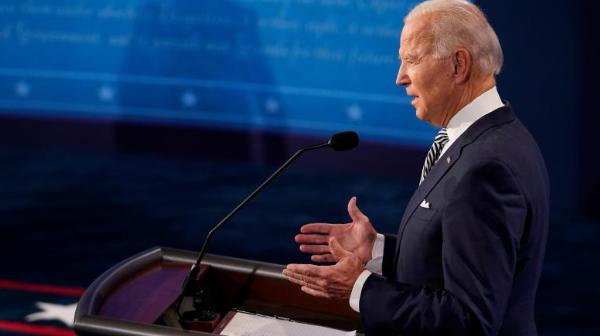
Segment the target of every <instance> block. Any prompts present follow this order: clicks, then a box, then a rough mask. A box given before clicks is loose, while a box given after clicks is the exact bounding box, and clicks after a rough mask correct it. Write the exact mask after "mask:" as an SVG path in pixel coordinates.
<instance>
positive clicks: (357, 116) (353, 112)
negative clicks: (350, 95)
mask: <svg viewBox="0 0 600 336" xmlns="http://www.w3.org/2000/svg"><path fill="white" fill-rule="evenodd" d="M346 115H347V116H348V118H350V120H354V121H357V120H361V119H362V116H363V110H362V108H361V107H360V106H358V105H357V104H352V105H350V106H348V108H347V109H346Z"/></svg>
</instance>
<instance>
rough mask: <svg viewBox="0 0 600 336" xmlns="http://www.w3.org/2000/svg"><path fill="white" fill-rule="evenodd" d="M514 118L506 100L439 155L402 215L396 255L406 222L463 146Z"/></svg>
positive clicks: (458, 154)
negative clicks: (504, 103) (503, 104)
mask: <svg viewBox="0 0 600 336" xmlns="http://www.w3.org/2000/svg"><path fill="white" fill-rule="evenodd" d="M514 119H515V115H514V113H513V112H512V110H511V108H510V104H509V103H508V102H506V105H505V106H503V107H501V108H499V109H497V110H495V111H493V112H491V113H489V114H487V115H485V116H483V117H482V118H481V119H479V120H477V121H476V122H475V123H474V124H473V125H471V127H469V128H468V129H467V130H466V131H465V133H463V134H462V135H461V136H460V137H459V138H458V139H456V141H455V142H454V143H453V144H452V145H451V146H450V148H448V150H446V153H444V155H442V157H440V159H439V160H438V161H437V163H436V164H435V165H434V166H433V167H432V168H431V171H430V172H429V174H428V175H427V177H426V178H425V180H423V183H421V185H420V186H419V187H418V188H417V190H416V191H415V193H414V194H413V196H412V197H411V199H410V201H409V202H408V205H407V206H406V210H405V211H404V215H403V216H402V222H400V228H399V230H398V239H397V242H396V244H397V246H396V257H397V255H398V252H399V249H398V247H399V245H400V243H401V241H402V234H403V233H404V229H405V227H406V223H407V222H408V220H409V219H410V218H411V216H412V214H413V213H414V212H415V210H416V208H417V207H418V206H419V205H420V204H421V202H422V201H423V200H424V199H426V197H427V196H428V195H429V193H430V192H431V190H432V189H433V188H434V187H435V186H436V185H437V184H438V183H439V182H440V180H441V179H442V177H444V175H446V173H447V172H448V170H449V169H450V168H451V167H452V166H453V165H454V164H455V163H456V162H458V160H459V159H460V156H461V154H462V152H463V148H464V147H466V146H468V145H469V144H471V143H472V142H473V141H475V140H476V139H477V138H478V137H479V136H480V135H481V134H482V133H484V132H485V131H486V130H488V129H490V128H492V127H495V126H498V125H501V124H504V123H507V122H510V121H512V120H514Z"/></svg>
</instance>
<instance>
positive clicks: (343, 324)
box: [74, 247, 360, 336]
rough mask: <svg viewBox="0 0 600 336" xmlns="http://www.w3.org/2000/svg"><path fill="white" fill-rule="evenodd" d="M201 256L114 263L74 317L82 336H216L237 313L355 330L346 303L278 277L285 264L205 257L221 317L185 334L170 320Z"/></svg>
mask: <svg viewBox="0 0 600 336" xmlns="http://www.w3.org/2000/svg"><path fill="white" fill-rule="evenodd" d="M196 257H197V254H196V253H193V252H190V251H184V250H178V249H172V248H165V247H155V248H152V249H149V250H147V251H144V252H142V253H139V254H137V255H135V256H133V257H130V258H128V259H127V260H124V261H122V262H121V263H119V264H117V265H115V266H114V267H112V268H111V269H109V270H108V271H106V272H105V273H104V274H102V275H101V276H100V277H99V278H98V279H96V280H95V281H94V282H93V283H92V284H91V285H90V286H89V287H88V288H87V289H86V291H85V293H84V294H83V296H82V297H81V300H80V301H79V304H78V305H77V310H76V312H75V320H74V330H75V332H76V333H77V334H78V335H80V336H87V335H103V336H125V335H127V336H129V335H150V336H153V335H156V336H158V335H161V336H163V335H165V336H170V335H173V336H174V335H219V330H222V328H223V327H224V326H225V325H226V323H227V321H228V317H231V316H232V314H235V311H243V312H251V313H253V314H259V315H261V316H270V317H276V318H281V319H286V320H287V319H289V320H292V321H297V322H304V323H309V324H313V325H319V326H326V327H332V328H336V329H341V330H358V329H359V328H360V322H359V315H358V314H357V313H356V312H354V311H353V310H352V309H351V308H350V307H349V306H348V302H347V301H345V300H344V301H333V300H327V299H321V298H316V297H313V296H310V295H307V294H305V293H303V292H302V291H300V288H299V287H298V286H297V285H294V284H292V283H290V282H289V281H287V279H286V278H285V277H284V276H283V275H282V274H281V271H282V270H283V268H284V267H283V266H282V265H277V264H270V263H264V262H258V261H252V260H246V259H238V258H231V257H224V256H218V255H210V254H207V255H206V256H205V258H204V260H203V262H202V265H206V266H208V267H207V268H206V270H205V278H206V281H207V282H206V283H207V284H209V285H210V287H214V288H211V289H214V293H217V297H216V299H217V301H218V303H219V306H220V307H222V308H223V310H224V314H223V315H222V317H223V318H222V319H221V320H220V322H219V325H218V327H217V328H215V329H214V330H213V331H211V332H203V331H194V330H184V329H183V328H182V327H181V326H180V325H178V323H177V318H175V317H174V316H173V312H174V307H173V306H174V304H175V301H176V300H177V298H178V296H179V294H180V293H181V284H182V282H183V281H184V279H185V277H186V275H187V274H188V272H189V269H190V267H191V265H192V264H193V263H194V262H195V260H196Z"/></svg>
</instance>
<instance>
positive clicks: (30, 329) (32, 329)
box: [0, 321, 75, 336]
mask: <svg viewBox="0 0 600 336" xmlns="http://www.w3.org/2000/svg"><path fill="white" fill-rule="evenodd" d="M0 330H3V331H12V332H17V333H22V334H31V335H44V336H75V332H73V330H71V329H67V328H56V327H44V326H38V325H34V324H27V323H19V322H11V321H0Z"/></svg>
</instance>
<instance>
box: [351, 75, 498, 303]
mask: <svg viewBox="0 0 600 336" xmlns="http://www.w3.org/2000/svg"><path fill="white" fill-rule="evenodd" d="M502 106H504V104H503V103H502V100H501V99H500V95H499V94H498V90H497V89H496V87H495V86H494V87H493V88H491V89H489V90H487V91H486V92H484V93H482V94H481V95H480V96H479V97H477V98H475V99H474V100H473V101H472V102H470V103H469V104H467V105H466V106H465V107H463V108H462V109H461V110H460V111H458V113H456V114H455V115H454V116H453V117H452V119H450V121H449V122H448V126H446V131H447V132H448V142H447V143H446V145H445V146H444V149H442V153H441V154H440V157H441V156H442V155H444V153H445V152H446V150H448V148H450V146H452V144H453V143H454V142H455V141H456V139H458V138H459V137H460V136H461V135H462V134H463V133H464V132H465V131H466V130H467V129H468V128H469V127H470V126H471V125H473V123H475V122H476V121H477V120H479V119H480V118H481V117H483V116H485V115H486V114H488V113H490V112H493V111H495V110H497V109H498V108H500V107H502ZM426 178H427V177H426ZM384 243H385V237H384V236H383V235H382V234H377V238H375V243H374V244H373V251H372V252H371V257H372V259H371V260H370V261H369V262H368V263H367V265H366V267H365V270H364V271H363V272H362V273H361V274H360V275H359V276H358V278H357V279H356V282H355V283H354V287H353V288H352V293H351V294H350V307H352V309H354V310H355V311H356V312H360V304H359V303H360V293H361V292H362V288H363V286H364V284H365V281H367V278H368V277H369V276H370V275H371V274H373V273H376V274H379V275H382V267H383V245H384Z"/></svg>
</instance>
